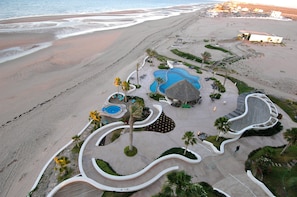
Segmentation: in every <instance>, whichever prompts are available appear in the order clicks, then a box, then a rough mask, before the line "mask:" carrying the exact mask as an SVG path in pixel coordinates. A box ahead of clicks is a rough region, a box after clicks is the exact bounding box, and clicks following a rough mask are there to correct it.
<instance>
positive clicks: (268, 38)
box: [238, 31, 283, 43]
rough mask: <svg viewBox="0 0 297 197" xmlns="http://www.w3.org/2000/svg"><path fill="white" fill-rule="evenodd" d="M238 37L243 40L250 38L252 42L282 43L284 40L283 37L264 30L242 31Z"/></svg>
mask: <svg viewBox="0 0 297 197" xmlns="http://www.w3.org/2000/svg"><path fill="white" fill-rule="evenodd" d="M238 37H239V38H241V39H243V40H249V41H251V42H271V43H282V41H283V37H279V36H275V35H271V34H268V33H264V32H252V31H240V34H239V35H238Z"/></svg>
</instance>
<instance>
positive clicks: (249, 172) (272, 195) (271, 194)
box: [246, 170, 275, 197]
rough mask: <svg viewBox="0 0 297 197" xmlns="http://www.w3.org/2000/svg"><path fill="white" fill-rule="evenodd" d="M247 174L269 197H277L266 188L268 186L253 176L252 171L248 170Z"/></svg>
mask: <svg viewBox="0 0 297 197" xmlns="http://www.w3.org/2000/svg"><path fill="white" fill-rule="evenodd" d="M246 174H247V176H248V177H249V178H250V179H251V180H252V181H253V182H254V183H256V184H257V185H258V186H259V187H261V189H263V191H264V192H265V193H266V194H267V195H268V196H269V197H275V195H274V194H273V193H272V192H271V191H270V190H269V189H268V188H267V187H266V185H265V184H264V183H262V182H261V181H259V180H258V179H256V178H255V177H254V175H253V174H252V172H251V171H250V170H247V172H246Z"/></svg>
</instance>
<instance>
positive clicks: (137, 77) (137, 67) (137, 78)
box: [136, 63, 139, 86]
mask: <svg viewBox="0 0 297 197" xmlns="http://www.w3.org/2000/svg"><path fill="white" fill-rule="evenodd" d="M138 70H139V63H137V64H136V80H137V82H136V83H137V85H138V86H139V75H138Z"/></svg>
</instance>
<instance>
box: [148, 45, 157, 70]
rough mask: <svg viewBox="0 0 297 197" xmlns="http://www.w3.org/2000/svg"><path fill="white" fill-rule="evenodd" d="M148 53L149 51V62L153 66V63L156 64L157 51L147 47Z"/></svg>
mask: <svg viewBox="0 0 297 197" xmlns="http://www.w3.org/2000/svg"><path fill="white" fill-rule="evenodd" d="M146 53H147V54H148V56H149V62H150V63H151V66H153V65H154V63H153V58H154V57H155V56H156V51H154V50H151V49H147V50H146Z"/></svg>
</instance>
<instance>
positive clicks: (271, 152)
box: [246, 146, 297, 196]
mask: <svg viewBox="0 0 297 197" xmlns="http://www.w3.org/2000/svg"><path fill="white" fill-rule="evenodd" d="M282 149H283V147H278V148H274V147H264V148H261V149H257V150H255V151H253V152H251V153H250V155H249V158H248V160H247V161H246V169H250V170H252V172H253V174H254V175H255V176H256V178H257V179H259V180H260V181H262V182H263V183H264V184H265V185H266V186H267V187H268V188H269V190H270V191H271V192H272V193H273V194H274V195H276V196H297V190H296V185H297V165H296V164H295V165H293V161H296V160H297V146H291V147H289V148H288V149H287V151H286V152H285V153H284V154H283V155H280V152H281V151H282ZM260 158H265V159H266V163H265V164H264V165H263V163H262V165H261V164H259V159H260ZM262 161H263V159H262ZM288 164H290V165H288ZM279 165H280V166H279ZM257 166H258V167H257ZM259 171H261V172H262V174H261V173H259Z"/></svg>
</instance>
